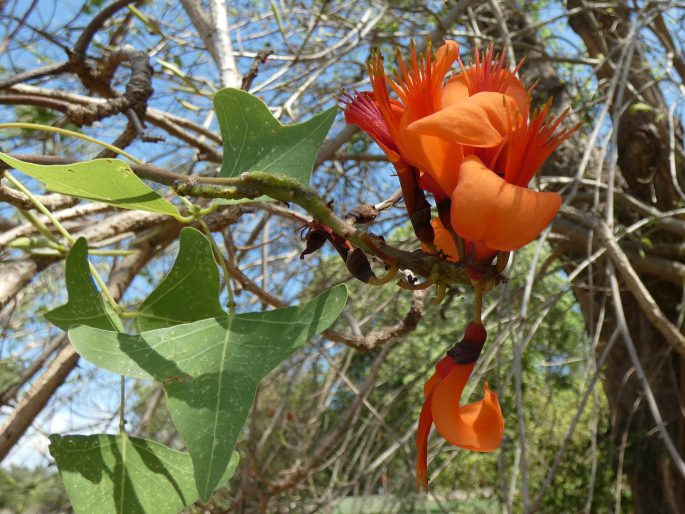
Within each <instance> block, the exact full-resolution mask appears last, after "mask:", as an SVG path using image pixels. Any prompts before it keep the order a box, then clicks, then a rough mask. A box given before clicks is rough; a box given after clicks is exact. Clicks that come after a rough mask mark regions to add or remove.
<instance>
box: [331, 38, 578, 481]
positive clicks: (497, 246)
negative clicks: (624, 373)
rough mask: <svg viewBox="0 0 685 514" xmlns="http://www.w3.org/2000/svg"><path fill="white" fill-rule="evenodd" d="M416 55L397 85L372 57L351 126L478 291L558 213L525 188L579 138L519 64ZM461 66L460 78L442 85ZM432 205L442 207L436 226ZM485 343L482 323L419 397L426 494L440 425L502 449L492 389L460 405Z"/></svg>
mask: <svg viewBox="0 0 685 514" xmlns="http://www.w3.org/2000/svg"><path fill="white" fill-rule="evenodd" d="M410 54H411V55H410V58H409V59H407V60H405V59H404V58H403V57H402V55H401V54H400V53H399V51H398V53H397V71H396V72H395V77H394V80H393V79H391V78H389V77H388V76H386V73H385V70H384V67H383V59H382V57H381V56H380V54H376V55H374V56H373V57H372V59H371V61H370V62H369V65H368V68H369V75H370V79H371V87H372V91H368V92H355V93H354V94H345V95H344V96H343V98H342V101H343V108H344V110H345V118H346V120H347V122H348V123H351V124H355V125H357V126H358V127H360V128H361V129H362V130H364V131H365V132H366V133H367V134H369V135H370V136H371V137H372V138H373V139H374V141H375V142H376V143H377V144H378V145H379V146H380V147H381V149H382V150H383V151H384V152H385V154H386V155H387V156H388V158H389V159H390V161H391V162H392V164H393V166H394V167H395V169H396V171H397V175H398V177H399V179H400V185H401V188H402V193H403V197H404V201H405V206H406V208H407V211H408V214H409V218H410V220H411V223H412V226H413V228H414V231H415V233H416V236H417V238H418V239H419V240H420V241H421V243H422V248H423V249H424V251H430V252H434V253H439V254H440V255H442V256H443V257H445V258H448V259H450V260H453V261H462V262H463V263H464V264H465V265H466V269H467V271H468V272H469V274H470V276H471V278H472V279H473V280H474V283H478V281H479V280H480V279H481V278H482V276H483V273H484V270H486V269H488V267H489V266H490V265H491V263H492V261H493V259H494V257H495V255H497V253H498V252H505V253H506V252H510V251H514V250H516V249H518V248H521V247H522V246H525V245H526V244H528V243H529V242H531V241H532V240H533V239H535V238H536V237H538V236H539V234H540V233H541V232H542V230H544V228H545V227H547V225H548V224H549V223H550V222H551V220H552V218H553V217H554V216H555V214H556V213H557V211H558V210H559V207H560V206H561V197H560V196H559V195H558V194H557V193H553V192H538V191H533V190H531V189H529V188H528V183H529V182H530V180H531V179H532V177H533V176H534V175H535V173H536V172H537V171H538V170H539V168H540V166H541V165H542V164H543V163H544V161H545V160H546V159H547V158H548V157H549V155H550V154H551V153H552V152H553V151H554V150H555V149H556V148H557V147H558V146H559V145H560V144H561V143H562V142H563V141H564V140H565V139H566V138H568V137H569V136H570V134H571V133H572V132H573V131H574V130H576V128H577V126H576V127H572V128H570V129H559V127H560V125H561V123H562V121H563V120H564V118H565V117H566V113H563V114H562V115H560V116H559V117H557V118H556V119H554V118H553V117H550V116H549V109H550V105H551V104H550V103H547V104H545V105H544V106H543V107H542V108H541V109H539V110H537V111H534V112H533V111H531V107H530V90H528V89H526V88H525V87H524V86H523V84H522V83H521V81H520V80H519V79H518V78H517V76H516V74H517V72H518V70H519V68H520V67H521V63H519V65H518V66H517V67H516V68H515V69H514V70H513V71H509V69H508V63H507V62H506V61H505V59H504V54H502V56H496V55H494V52H493V49H492V48H490V50H489V51H488V52H487V53H479V52H478V51H476V52H475V60H474V62H473V63H471V64H470V65H469V66H468V67H467V66H465V65H464V64H463V62H462V61H461V59H460V58H459V46H458V44H457V43H456V42H454V41H447V42H446V43H445V44H444V45H443V46H442V47H441V48H439V49H438V51H437V52H436V54H435V56H433V55H432V52H431V49H430V46H429V47H428V49H427V50H426V53H425V55H418V54H417V52H416V50H415V48H414V46H413V44H412V47H411V52H410ZM455 61H456V62H458V64H459V68H460V70H459V72H458V73H456V74H455V75H453V76H452V77H451V78H449V79H448V80H445V78H446V75H447V73H448V72H449V71H450V69H451V68H452V65H453V64H454V63H455ZM391 91H392V92H393V93H394V95H395V96H396V98H391V96H390V93H391ZM426 193H430V194H432V196H433V198H434V200H435V203H436V206H437V210H438V217H437V218H435V219H431V210H430V203H429V202H428V200H427V195H426ZM460 250H461V252H463V253H465V255H460V253H461V252H460ZM482 286H483V284H478V288H480V290H479V293H480V292H482ZM478 301H479V302H480V294H479V299H478ZM478 312H480V311H478ZM485 339H486V332H485V329H484V328H483V325H482V324H481V322H480V314H478V315H477V316H476V321H475V322H472V323H470V324H469V326H468V327H467V329H466V333H465V335H464V339H463V340H462V341H461V342H460V343H458V344H457V345H455V347H454V348H453V349H452V350H450V351H449V352H448V354H447V357H445V358H444V359H443V360H442V361H440V363H439V364H438V365H437V366H436V371H435V374H434V375H433V376H432V377H431V378H430V379H429V380H428V382H427V383H426V385H425V387H424V397H425V401H424V405H423V409H422V410H421V416H420V419H419V428H418V432H417V447H418V458H417V485H418V486H419V487H423V488H426V487H427V485H428V478H427V469H426V450H427V441H428V434H429V432H430V430H431V426H432V424H433V423H435V426H436V428H437V430H438V432H439V433H440V434H441V435H442V436H443V437H444V438H445V439H446V440H447V441H449V442H450V443H452V444H455V445H457V446H460V447H462V448H466V449H470V450H475V451H484V452H485V451H493V450H495V449H497V448H498V447H499V443H500V440H501V437H502V433H503V431H504V421H503V418H502V413H501V411H500V407H499V404H498V402H497V396H496V395H495V394H494V393H492V392H491V391H490V390H489V389H488V388H487V385H486V387H485V398H484V400H482V401H480V402H476V403H473V404H470V405H467V406H463V407H461V406H460V405H459V402H460V399H461V394H462V391H463V389H464V386H465V384H466V382H467V380H468V378H469V376H470V374H471V371H472V370H473V367H474V366H475V363H476V361H477V359H478V356H479V355H480V351H481V348H482V346H483V344H484V343H485Z"/></svg>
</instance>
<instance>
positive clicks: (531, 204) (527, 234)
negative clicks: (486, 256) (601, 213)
mask: <svg viewBox="0 0 685 514" xmlns="http://www.w3.org/2000/svg"><path fill="white" fill-rule="evenodd" d="M560 206H561V196H560V195H558V194H557V193H548V192H543V193H540V192H536V191H531V190H530V189H528V188H525V187H519V186H515V185H513V184H508V183H507V182H505V181H504V180H503V179H502V178H501V177H499V176H498V175H496V174H495V173H494V172H492V171H491V170H490V169H488V168H487V167H486V166H485V165H484V164H483V163H482V162H481V160H480V159H478V157H475V156H473V155H470V156H468V157H466V158H465V159H464V162H463V163H462V165H461V168H460V170H459V183H458V184H457V187H456V189H455V190H454V193H453V194H452V210H451V215H452V228H454V230H456V232H457V233H458V234H459V235H460V236H462V237H463V238H465V239H469V240H472V241H479V242H483V243H485V244H486V245H487V246H489V247H490V248H493V249H495V250H501V251H513V250H516V249H518V248H521V247H522V246H525V245H527V244H528V243H530V242H531V241H532V240H533V239H535V238H536V237H537V236H538V235H540V232H542V230H543V229H544V228H545V227H546V226H547V225H549V223H550V222H551V221H552V218H554V215H555V214H556V213H557V211H558V210H559V207H560Z"/></svg>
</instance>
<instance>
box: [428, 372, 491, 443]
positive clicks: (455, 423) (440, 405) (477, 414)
mask: <svg viewBox="0 0 685 514" xmlns="http://www.w3.org/2000/svg"><path fill="white" fill-rule="evenodd" d="M474 365H475V363H472V364H458V365H457V366H455V367H454V368H453V369H452V371H450V373H449V374H448V375H447V376H446V377H445V378H444V379H443V380H442V381H441V382H440V384H438V385H437V386H436V388H435V389H434V391H433V395H432V402H431V406H432V413H433V422H434V423H435V428H436V429H437V430H438V432H440V435H441V436H442V437H444V438H445V440H447V441H449V442H450V443H452V444H454V445H456V446H459V447H461V448H465V449H467V450H473V451H478V452H491V451H494V450H496V449H497V448H498V447H499V444H500V441H501V440H502V434H503V433H504V418H503V417H502V411H501V409H500V406H499V403H498V401H497V395H496V394H495V393H493V392H491V391H490V389H489V388H488V386H487V384H486V386H485V398H484V399H483V400H481V401H479V402H475V403H472V404H469V405H466V406H465V407H460V406H459V401H460V399H461V395H462V393H463V391H464V385H465V384H466V381H467V380H468V378H469V376H470V375H471V372H472V371H473V367H474Z"/></svg>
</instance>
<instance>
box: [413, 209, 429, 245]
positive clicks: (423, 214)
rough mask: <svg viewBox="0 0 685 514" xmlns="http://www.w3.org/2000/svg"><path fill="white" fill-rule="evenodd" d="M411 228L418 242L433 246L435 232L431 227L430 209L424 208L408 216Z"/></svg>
mask: <svg viewBox="0 0 685 514" xmlns="http://www.w3.org/2000/svg"><path fill="white" fill-rule="evenodd" d="M409 220H410V221H411V226H412V227H413V228H414V233H415V234H416V237H418V238H419V241H421V242H422V243H426V244H431V245H432V244H433V241H434V240H435V232H434V231H433V225H431V209H430V207H424V208H423V209H420V210H418V211H416V212H413V213H412V214H410V215H409Z"/></svg>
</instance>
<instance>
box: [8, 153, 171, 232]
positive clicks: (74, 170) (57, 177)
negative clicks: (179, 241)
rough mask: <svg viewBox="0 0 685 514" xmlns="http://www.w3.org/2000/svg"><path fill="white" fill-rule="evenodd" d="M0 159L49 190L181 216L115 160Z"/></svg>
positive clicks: (118, 205)
mask: <svg viewBox="0 0 685 514" xmlns="http://www.w3.org/2000/svg"><path fill="white" fill-rule="evenodd" d="M0 160H2V161H4V162H5V163H6V164H8V165H9V166H11V167H12V168H14V169H16V170H17V171H20V172H22V173H24V174H25V175H28V176H29V177H33V178H35V179H36V180H40V181H41V182H42V183H43V184H44V185H45V187H46V188H47V189H48V190H49V191H53V192H55V193H62V194H65V195H70V196H76V197H78V198H84V199H86V200H93V201H96V202H102V203H106V204H108V205H113V206H115V207H121V208H124V209H134V210H139V211H148V212H158V213H161V214H168V215H169V216H173V217H174V218H176V219H177V220H179V221H182V219H183V217H182V216H181V213H179V212H178V209H177V208H176V206H175V205H174V204H172V203H171V202H169V201H168V200H165V199H164V198H162V197H161V196H159V194H157V192H156V191H155V190H154V189H151V188H150V187H149V186H147V185H146V184H145V182H143V181H142V180H140V179H139V178H138V176H136V174H135V173H133V171H132V170H131V167H130V166H129V165H128V164H127V163H125V162H124V161H120V160H117V159H95V160H92V161H85V162H77V163H74V164H55V165H50V166H46V165H42V164H31V163H28V162H24V161H20V160H18V159H14V158H13V157H10V156H9V155H5V154H3V153H0Z"/></svg>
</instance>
